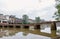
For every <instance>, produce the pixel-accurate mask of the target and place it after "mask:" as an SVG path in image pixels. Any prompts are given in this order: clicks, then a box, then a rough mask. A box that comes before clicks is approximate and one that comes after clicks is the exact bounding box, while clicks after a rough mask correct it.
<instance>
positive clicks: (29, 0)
mask: <svg viewBox="0 0 60 39" xmlns="http://www.w3.org/2000/svg"><path fill="white" fill-rule="evenodd" d="M55 3H56V2H55V0H0V13H3V14H5V15H16V17H19V18H22V15H23V14H27V15H28V16H29V18H31V19H34V18H35V17H37V16H40V18H41V19H45V20H54V18H52V16H53V15H54V12H55V11H56V8H55Z"/></svg>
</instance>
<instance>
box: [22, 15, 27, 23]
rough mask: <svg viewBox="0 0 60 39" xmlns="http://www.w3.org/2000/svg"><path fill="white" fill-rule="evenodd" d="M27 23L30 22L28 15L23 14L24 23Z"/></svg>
mask: <svg viewBox="0 0 60 39" xmlns="http://www.w3.org/2000/svg"><path fill="white" fill-rule="evenodd" d="M27 23H28V16H27V15H23V24H27Z"/></svg>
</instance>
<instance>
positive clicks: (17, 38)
mask: <svg viewBox="0 0 60 39" xmlns="http://www.w3.org/2000/svg"><path fill="white" fill-rule="evenodd" d="M42 31H43V30H42ZM0 39H51V37H47V36H44V35H40V30H29V29H20V28H4V29H2V28H0Z"/></svg>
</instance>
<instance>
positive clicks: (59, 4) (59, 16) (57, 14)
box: [55, 0, 60, 21]
mask: <svg viewBox="0 0 60 39" xmlns="http://www.w3.org/2000/svg"><path fill="white" fill-rule="evenodd" d="M56 3H57V4H56V8H57V12H55V17H56V18H55V19H56V20H59V21H60V1H59V0H56Z"/></svg>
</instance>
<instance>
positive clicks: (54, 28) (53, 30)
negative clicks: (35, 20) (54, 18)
mask: <svg viewBox="0 0 60 39" xmlns="http://www.w3.org/2000/svg"><path fill="white" fill-rule="evenodd" d="M56 30H57V27H56V23H55V22H53V23H52V24H51V36H52V37H55V36H56Z"/></svg>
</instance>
